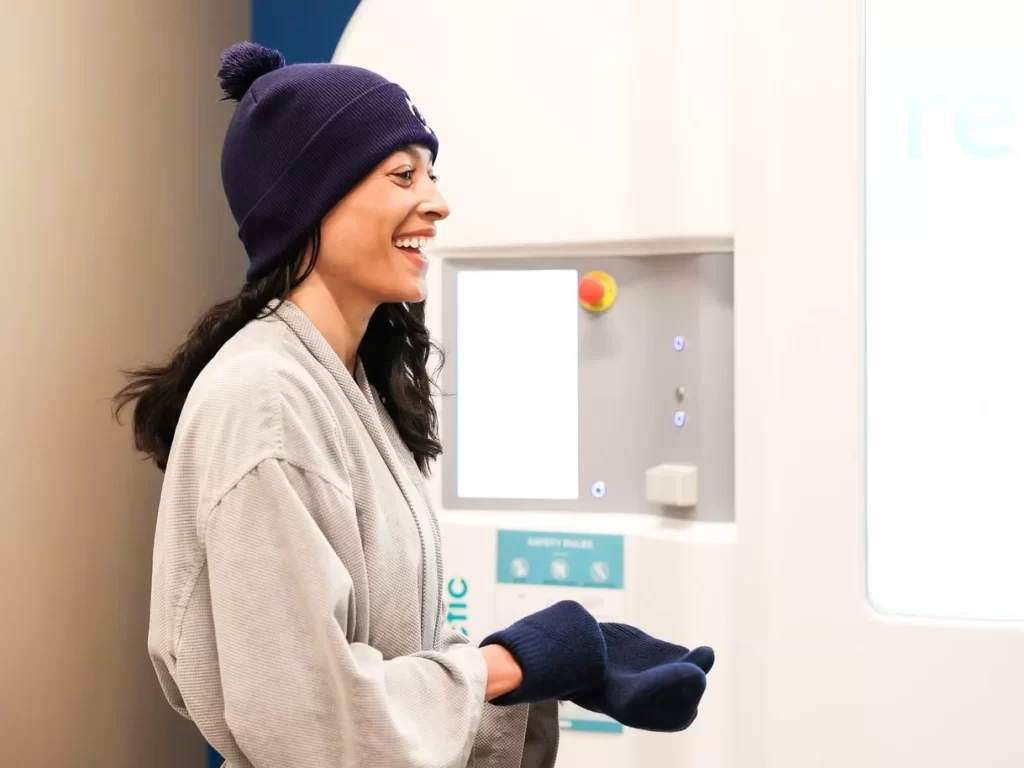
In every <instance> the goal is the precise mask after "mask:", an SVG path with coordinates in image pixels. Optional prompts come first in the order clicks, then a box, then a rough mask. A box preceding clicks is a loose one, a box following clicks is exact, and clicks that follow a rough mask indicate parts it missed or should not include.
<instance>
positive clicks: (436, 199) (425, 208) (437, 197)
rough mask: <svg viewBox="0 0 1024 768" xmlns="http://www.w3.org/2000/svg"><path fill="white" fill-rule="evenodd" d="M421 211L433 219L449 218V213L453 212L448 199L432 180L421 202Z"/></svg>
mask: <svg viewBox="0 0 1024 768" xmlns="http://www.w3.org/2000/svg"><path fill="white" fill-rule="evenodd" d="M420 213H421V214H422V215H423V216H426V217H427V218H428V219H430V220H431V221H441V220H442V219H447V218H448V214H449V213H451V211H450V210H449V208H448V201H447V200H445V199H444V196H443V195H442V194H441V190H439V189H438V188H437V185H436V184H434V183H432V182H431V183H430V184H429V186H428V189H427V193H426V196H425V197H424V199H423V202H422V203H421V204H420Z"/></svg>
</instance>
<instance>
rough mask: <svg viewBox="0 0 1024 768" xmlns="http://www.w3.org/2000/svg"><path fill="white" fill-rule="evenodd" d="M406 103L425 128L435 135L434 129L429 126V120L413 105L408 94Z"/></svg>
mask: <svg viewBox="0 0 1024 768" xmlns="http://www.w3.org/2000/svg"><path fill="white" fill-rule="evenodd" d="M405 102H406V104H408V105H409V111H410V112H412V113H413V114H414V115H415V116H416V117H417V118H418V119H419V121H420V122H421V123H423V127H424V128H426V129H427V130H428V131H430V132H431V133H433V132H434V129H433V128H431V127H430V126H429V125H427V118H425V117H424V116H423V113H422V112H420V111H419V109H418V108H417V107H416V105H415V104H413V103H412V99H410V98H409V95H408V94H406V96H405Z"/></svg>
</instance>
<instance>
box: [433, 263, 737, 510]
mask: <svg viewBox="0 0 1024 768" xmlns="http://www.w3.org/2000/svg"><path fill="white" fill-rule="evenodd" d="M442 270H443V276H442V279H443V298H444V306H443V308H442V313H443V315H442V323H443V338H444V341H445V351H446V355H447V360H446V365H445V368H444V371H443V374H442V378H441V387H442V390H443V391H444V393H445V399H444V405H443V409H442V424H441V427H442V433H443V438H444V446H445V461H444V477H443V478H442V482H443V501H444V505H445V507H446V508H448V509H510V510H511V509H516V510H577V511H587V512H593V513H600V512H606V511H607V512H620V513H621V512H642V513H654V514H661V515H667V516H674V517H682V518H687V519H695V520H704V521H729V520H732V519H733V518H734V490H733V485H734V481H733V478H734V470H733V467H734V458H733V454H734V449H733V402H734V398H733V258H732V255H731V254H707V255H681V256H643V257H599V258H593V259H588V258H585V257H578V256H577V257H566V258H558V259H555V258H518V257H517V258H510V259H490V258H487V259H461V260H460V259H445V260H443V261H442ZM467 271H471V272H474V273H480V272H492V271H496V272H504V273H506V274H508V273H511V272H516V273H520V274H517V275H514V276H513V277H515V278H516V280H515V285H516V288H515V291H514V292H511V293H512V295H500V292H499V295H494V296H491V297H487V301H489V302H490V303H489V305H488V307H489V309H488V312H487V313H484V314H480V313H477V314H475V315H474V316H473V317H471V318H469V320H468V321H470V322H472V323H473V324H474V329H475V331H482V330H484V331H485V330H486V327H485V326H486V325H487V323H494V324H495V326H497V324H499V323H501V324H503V325H504V326H505V327H512V328H513V329H515V328H516V327H518V326H516V325H515V323H516V317H519V318H522V321H521V323H520V324H521V327H522V329H523V330H522V338H516V339H515V342H516V343H514V344H510V345H509V350H508V355H507V357H502V356H500V355H498V356H496V357H494V358H493V360H494V362H493V363H489V364H488V366H484V368H485V370H483V372H477V371H476V367H479V366H475V363H476V361H473V360H468V361H467V360H460V354H462V353H463V352H465V350H462V351H461V352H460V347H459V344H458V343H457V340H458V338H459V337H460V334H459V323H460V317H459V309H458V308H459V307H460V306H468V305H467V304H466V303H465V302H464V301H461V302H460V297H459V293H458V292H459V290H460V287H461V289H462V290H470V288H469V287H468V286H469V285H470V281H468V280H460V279H459V275H460V273H462V272H467ZM552 271H558V273H559V274H561V275H567V274H568V273H567V271H571V272H575V275H572V274H568V278H569V281H570V282H566V281H563V283H561V284H560V285H561V288H560V289H559V291H560V292H559V293H558V294H557V296H556V297H555V298H554V299H552V298H551V297H550V296H548V297H547V298H545V299H544V301H547V302H551V301H555V302H556V303H557V302H561V301H563V300H564V301H565V302H571V303H572V305H573V309H572V310H570V309H569V308H568V307H559V308H558V312H559V313H560V314H558V315H557V317H563V318H565V317H567V318H569V319H570V320H573V319H574V323H573V328H574V329H575V334H574V335H575V343H574V345H573V348H572V349H567V351H565V353H564V355H563V356H566V355H572V356H573V357H574V360H575V364H576V365H577V366H578V368H577V369H576V371H575V373H576V379H575V386H574V387H571V388H570V389H571V392H570V393H567V392H566V388H565V387H558V386H552V387H551V390H552V391H553V392H555V393H556V394H554V395H552V396H553V397H555V396H557V397H558V398H561V400H560V401H559V402H557V403H549V402H546V401H544V406H545V408H551V409H552V410H551V411H550V412H551V413H555V414H557V413H568V415H569V416H572V417H573V418H574V421H571V422H567V423H570V424H572V425H573V428H574V429H576V430H578V434H577V435H575V438H576V439H575V440H574V442H573V448H575V449H576V450H578V457H577V458H578V461H576V463H575V464H572V465H571V468H572V471H574V473H575V474H574V478H573V483H574V484H575V489H574V490H575V492H574V493H573V494H571V495H572V496H574V498H567V497H566V496H567V494H561V496H562V497H561V498H536V497H531V498H526V497H524V498H516V497H515V496H516V493H515V488H516V484H515V478H514V477H511V476H510V477H508V478H507V480H508V482H507V483H504V484H503V485H502V487H503V488H506V489H512V490H511V491H502V494H501V498H494V497H491V498H488V497H486V496H480V495H475V496H474V494H469V495H460V493H459V491H460V487H461V486H462V485H465V484H460V483H459V478H458V473H459V471H460V469H461V471H464V472H465V471H469V470H468V469H467V466H468V463H467V461H466V460H465V459H466V458H467V457H463V460H462V461H460V457H459V451H460V450H466V446H463V445H460V444H459V442H460V441H459V435H460V429H459V419H460V418H462V419H467V418H470V419H473V420H474V421H475V422H477V423H475V424H474V425H473V426H474V427H475V428H476V429H475V431H474V434H477V435H479V434H486V435H487V436H488V437H487V439H489V440H493V445H494V446H502V442H501V440H502V434H501V433H502V430H503V429H509V428H510V426H512V425H510V424H509V423H507V422H506V424H505V426H503V425H502V420H501V419H500V418H493V428H492V427H491V426H490V425H489V424H488V422H489V421H490V416H489V414H497V413H500V411H501V403H500V402H498V403H494V404H493V406H491V407H490V409H489V410H486V409H483V410H482V409H481V408H480V407H479V403H480V402H481V398H482V397H485V396H486V390H487V389H488V387H492V386H493V388H494V389H496V390H498V389H500V386H499V385H500V383H501V382H502V381H503V379H502V377H507V376H509V375H512V374H513V373H514V375H515V376H518V377H521V380H522V381H527V382H533V381H534V379H533V378H532V377H539V378H537V379H536V384H537V385H538V386H537V387H532V386H531V387H529V389H531V391H535V392H541V393H543V392H545V391H547V390H546V388H544V386H543V383H544V379H545V377H548V378H550V377H552V376H556V375H559V374H558V371H557V370H555V371H554V372H552V371H553V370H554V369H552V368H551V366H550V365H549V364H545V363H544V360H545V359H548V360H550V359H552V358H550V356H549V357H547V358H546V357H545V354H550V353H549V351H548V350H547V348H546V347H545V345H546V344H548V343H549V337H554V336H556V335H557V334H556V333H555V331H556V330H557V329H553V328H551V327H550V324H549V325H548V326H547V327H546V330H545V328H544V327H537V326H536V325H534V324H531V323H529V322H526V314H527V313H530V312H531V311H536V312H540V311H541V307H540V304H539V303H536V304H532V303H531V295H530V279H529V276H530V274H536V275H538V276H541V275H543V274H544V273H552ZM602 280H603V281H604V282H602ZM609 281H610V282H609ZM566 286H567V287H566ZM570 291H571V292H570ZM549 293H550V291H549ZM563 295H564V298H563ZM462 298H463V299H465V298H466V297H462ZM538 301H540V299H538ZM464 311H465V312H466V314H469V310H468V309H467V310H464ZM573 311H574V312H576V313H577V314H576V316H575V318H573V315H572V312H573ZM462 320H463V322H467V318H463V319H462ZM510 324H512V325H511V326H510ZM467 347H468V348H473V347H472V345H469V344H468V342H467ZM475 348H476V349H480V347H479V346H477V347H475ZM542 349H543V350H544V354H541V353H540V352H538V353H537V354H536V355H533V354H531V350H542ZM467 354H468V353H467ZM488 358H489V359H490V353H488ZM471 364H474V366H475V367H474V371H475V372H474V376H473V377H472V379H471V380H470V378H468V377H467V376H462V377H460V376H459V366H460V365H465V366H469V365H471ZM559 370H561V371H563V374H562V375H563V376H564V375H565V374H564V371H565V370H566V369H564V368H562V369H559ZM464 373H465V372H464ZM488 377H493V378H488ZM522 377H526V378H522ZM555 383H557V382H555ZM460 384H461V386H463V387H468V388H472V389H473V391H472V392H470V391H466V392H464V393H463V395H464V400H465V403H464V404H463V407H461V408H460V392H459V386H460ZM539 396H540V397H543V395H539ZM502 397H503V398H504V400H505V401H506V402H508V401H509V400H514V398H515V392H514V391H513V392H511V393H507V392H506V393H504V394H502ZM470 401H472V402H473V403H474V405H473V407H472V408H470V405H469V403H470ZM572 409H575V412H572ZM551 421H553V420H550V419H549V422H551ZM485 428H486V429H488V430H491V431H489V432H481V430H482V429H485ZM552 429H554V425H553V423H552ZM465 432H466V430H461V433H465ZM533 434H535V440H536V441H544V440H545V426H544V424H543V423H541V424H539V425H538V426H537V428H536V430H535V432H534V433H533ZM466 440H468V438H466ZM472 450H473V451H474V452H475V453H476V454H483V455H477V456H475V459H476V460H477V461H478V462H480V463H478V464H477V465H478V466H487V465H486V461H487V456H486V454H487V453H488V451H487V448H486V442H485V443H481V442H480V440H479V439H476V442H475V443H474V444H473V447H472ZM524 450H528V449H524ZM567 450H569V449H567ZM495 454H496V455H498V454H500V451H497V450H496V451H495ZM498 464H499V465H498V466H489V467H488V470H487V471H488V472H492V471H493V472H496V473H502V472H508V473H515V472H517V471H523V470H522V468H521V467H520V465H519V464H518V463H517V461H516V460H515V459H514V458H512V459H509V458H504V459H502V458H499V459H498ZM532 471H535V470H532ZM566 471H569V470H566ZM652 484H653V485H652ZM525 485H526V484H525V483H524V487H525ZM698 489H699V490H698ZM524 495H526V494H524ZM669 497H671V498H674V499H676V500H677V501H678V500H682V501H679V503H673V502H671V501H663V500H659V499H664V498H669ZM652 499H654V500H652Z"/></svg>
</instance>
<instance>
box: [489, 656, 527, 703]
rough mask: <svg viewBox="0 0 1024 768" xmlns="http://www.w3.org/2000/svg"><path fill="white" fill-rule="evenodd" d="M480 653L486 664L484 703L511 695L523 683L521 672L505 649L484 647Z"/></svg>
mask: <svg viewBox="0 0 1024 768" xmlns="http://www.w3.org/2000/svg"><path fill="white" fill-rule="evenodd" d="M480 653H481V654H483V657H484V661H485V662H486V663H487V695H486V697H485V700H486V701H490V700H491V699H496V698H498V697H499V696H504V695H505V694H506V693H511V692H512V691H514V690H515V689H516V688H518V687H519V685H520V684H521V683H522V682H523V670H522V669H521V668H520V667H519V665H518V664H517V663H516V660H515V659H514V658H513V657H512V654H511V653H509V652H508V650H507V649H505V648H503V647H502V646H500V645H485V646H484V647H483V648H481V649H480Z"/></svg>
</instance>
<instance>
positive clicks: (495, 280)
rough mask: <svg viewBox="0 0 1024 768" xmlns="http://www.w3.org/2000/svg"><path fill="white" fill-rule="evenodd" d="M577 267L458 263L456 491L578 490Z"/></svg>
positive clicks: (504, 494) (510, 494)
mask: <svg viewBox="0 0 1024 768" xmlns="http://www.w3.org/2000/svg"><path fill="white" fill-rule="evenodd" d="M576 283H577V275H576V272H575V270H505V271H497V270H480V271H462V272H459V274H458V277H457V285H456V297H457V298H456V351H457V356H456V370H457V375H456V391H455V396H456V399H455V402H456V404H457V405H456V408H457V412H456V421H457V424H458V428H457V430H456V431H457V435H456V441H457V443H456V488H457V491H456V492H457V493H458V495H459V496H460V497H461V498H487V499H575V498H577V496H578V493H579V416H578V412H579V396H578V378H579V353H578V347H579V340H578V320H579V304H578V302H577V298H576V296H577V293H576Z"/></svg>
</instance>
